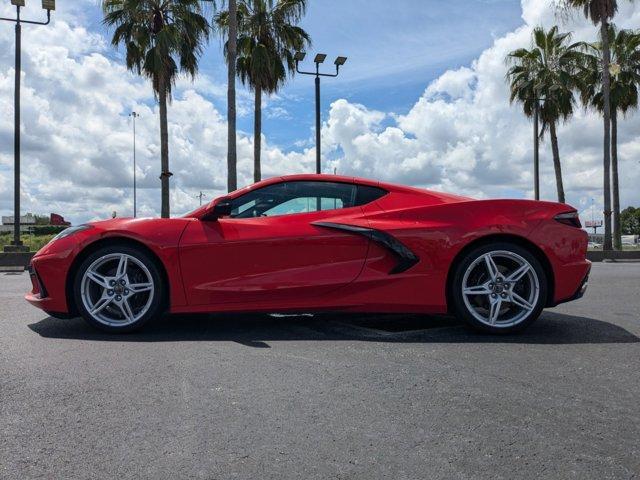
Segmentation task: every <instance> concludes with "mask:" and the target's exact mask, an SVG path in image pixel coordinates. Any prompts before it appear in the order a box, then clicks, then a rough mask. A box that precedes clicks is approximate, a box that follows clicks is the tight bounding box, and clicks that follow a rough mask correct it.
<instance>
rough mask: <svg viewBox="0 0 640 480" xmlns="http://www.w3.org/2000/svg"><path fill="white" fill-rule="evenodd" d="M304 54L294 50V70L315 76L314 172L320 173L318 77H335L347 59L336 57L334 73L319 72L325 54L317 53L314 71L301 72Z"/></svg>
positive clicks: (314, 60) (325, 56)
mask: <svg viewBox="0 0 640 480" xmlns="http://www.w3.org/2000/svg"><path fill="white" fill-rule="evenodd" d="M305 56H306V53H305V52H296V54H295V55H294V57H293V58H294V60H295V61H296V72H298V73H299V74H301V75H314V76H315V77H316V173H322V164H321V151H320V123H321V116H320V77H337V76H338V74H339V73H340V67H341V66H342V65H344V64H345V63H346V61H347V57H338V58H336V60H335V62H333V63H334V65H335V66H336V73H320V64H321V63H324V61H325V59H326V58H327V55H325V54H324V53H318V54H317V55H316V56H315V58H314V59H313V62H314V63H315V64H316V71H315V72H303V71H301V70H300V69H299V68H298V64H299V63H300V62H302V61H303V60H304V57H305Z"/></svg>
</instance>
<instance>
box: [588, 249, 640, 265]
mask: <svg viewBox="0 0 640 480" xmlns="http://www.w3.org/2000/svg"><path fill="white" fill-rule="evenodd" d="M587 258H588V259H589V260H591V261H592V262H603V261H607V260H608V261H628V260H640V250H638V251H628V250H627V251H618V250H607V251H602V252H598V251H596V252H587Z"/></svg>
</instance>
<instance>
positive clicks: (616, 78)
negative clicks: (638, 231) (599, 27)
mask: <svg viewBox="0 0 640 480" xmlns="http://www.w3.org/2000/svg"><path fill="white" fill-rule="evenodd" d="M608 37H609V38H608V40H609V45H610V48H611V67H610V72H609V73H610V74H611V88H610V95H609V100H610V105H611V183H612V189H613V246H614V248H615V249H616V250H621V249H622V231H621V227H620V187H619V177H618V112H621V113H622V114H623V115H626V114H627V113H628V112H629V111H630V110H632V109H634V108H637V106H638V84H639V83H640V34H639V33H637V32H634V31H631V30H620V31H617V30H616V28H615V26H614V25H610V26H609V35H608ZM587 52H588V55H587V56H586V61H587V65H586V68H585V70H584V80H583V82H582V83H583V89H582V92H581V96H582V102H583V103H584V104H585V105H586V106H592V107H594V108H596V109H597V110H598V111H599V112H603V111H604V91H603V75H602V69H601V65H602V58H603V51H602V43H594V44H591V45H588V46H587Z"/></svg>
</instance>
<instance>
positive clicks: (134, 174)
mask: <svg viewBox="0 0 640 480" xmlns="http://www.w3.org/2000/svg"><path fill="white" fill-rule="evenodd" d="M129 116H130V117H131V118H132V119H133V218H136V215H137V206H136V118H140V114H138V113H136V112H131V113H130V114H129Z"/></svg>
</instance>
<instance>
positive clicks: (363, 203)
mask: <svg viewBox="0 0 640 480" xmlns="http://www.w3.org/2000/svg"><path fill="white" fill-rule="evenodd" d="M586 250H587V234H586V232H585V231H583V230H582V229H581V225H580V221H579V219H578V214H577V212H576V210H575V209H573V208H571V207H570V206H568V205H565V204H560V203H552V202H537V201H530V200H474V199H471V198H466V197H461V196H457V195H449V194H444V193H437V192H433V191H428V190H421V189H418V188H410V187H404V186H399V185H392V184H388V183H382V182H377V181H371V180H364V179H359V178H352V177H339V176H334V175H296V176H288V177H280V178H273V179H270V180H266V181H263V182H260V183H256V184H255V185H252V186H250V187H247V188H244V189H242V190H238V191H236V192H233V193H231V194H229V195H228V196H225V197H222V198H218V199H216V200H214V201H212V202H211V203H210V204H209V205H206V206H204V207H201V208H199V209H198V210H196V211H194V212H192V213H190V214H188V215H186V216H184V217H182V218H172V219H146V218H145V219H143V218H140V219H132V218H123V219H113V220H106V221H100V222H92V223H88V224H86V225H80V226H77V227H71V228H68V229H67V230H64V231H63V232H62V233H61V234H59V235H58V236H57V237H56V238H55V239H54V240H52V241H51V242H50V243H49V244H48V245H46V246H45V247H44V248H42V249H41V250H40V251H39V252H38V253H37V254H36V255H35V256H34V257H33V260H32V263H31V265H30V274H31V279H32V283H33V290H32V291H31V292H30V293H29V294H27V296H26V299H27V300H28V301H29V302H31V303H32V304H33V305H35V306H37V307H39V308H42V309H43V310H44V311H46V312H47V313H49V314H50V315H52V316H57V317H64V316H69V315H77V314H80V315H82V317H84V319H85V320H86V321H87V322H89V323H90V324H91V325H94V326H96V327H98V328H101V329H103V330H107V331H110V332H128V331H132V330H135V329H138V328H139V327H141V326H142V325H143V324H144V323H146V322H147V321H149V320H151V319H153V318H155V317H158V316H159V315H160V314H162V313H163V312H165V311H169V312H171V313H192V312H214V311H215V312H223V311H263V312H283V311H299V312H300V311H304V312H309V311H322V310H324V311H354V312H355V311H357V312H423V313H431V314H442V313H447V312H450V313H453V314H455V315H457V316H458V317H460V318H463V319H464V320H466V321H467V322H468V323H469V324H471V325H472V326H474V327H476V328H479V329H482V330H485V331H490V332H496V333H500V332H512V331H515V330H520V329H522V328H524V327H526V326H527V325H529V324H530V323H531V322H533V321H534V320H535V319H536V318H537V317H538V316H539V315H540V312H541V311H542V309H543V308H545V307H550V306H554V305H557V304H559V303H562V302H566V301H569V300H573V299H576V298H579V297H581V296H582V294H583V293H584V291H585V289H586V287H587V278H588V274H589V270H590V266H591V264H590V262H589V261H588V260H586V259H585V254H586Z"/></svg>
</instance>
